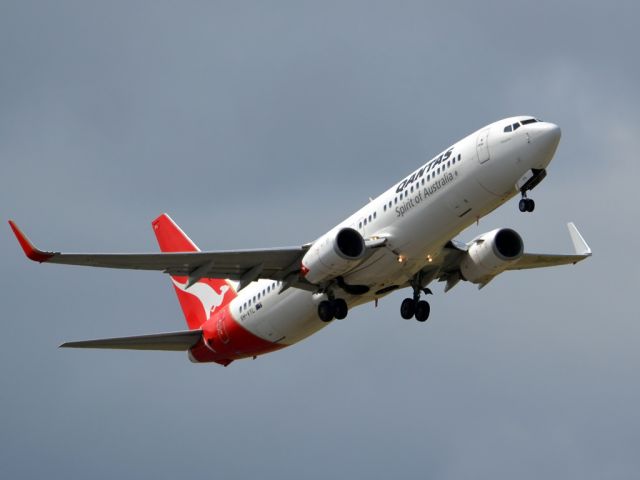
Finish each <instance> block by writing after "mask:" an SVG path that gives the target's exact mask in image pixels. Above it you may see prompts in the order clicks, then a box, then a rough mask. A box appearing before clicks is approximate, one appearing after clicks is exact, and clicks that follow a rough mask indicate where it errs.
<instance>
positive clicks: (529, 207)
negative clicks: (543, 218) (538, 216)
mask: <svg viewBox="0 0 640 480" xmlns="http://www.w3.org/2000/svg"><path fill="white" fill-rule="evenodd" d="M525 200H526V202H527V212H533V210H534V209H535V208H536V202H534V201H533V199H531V198H527V199H525Z"/></svg>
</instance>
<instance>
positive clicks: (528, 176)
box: [516, 168, 547, 212]
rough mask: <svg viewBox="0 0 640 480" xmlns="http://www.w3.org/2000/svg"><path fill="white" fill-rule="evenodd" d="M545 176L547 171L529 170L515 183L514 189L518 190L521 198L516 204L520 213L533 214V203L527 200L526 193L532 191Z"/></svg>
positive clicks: (534, 206) (534, 205) (529, 199)
mask: <svg viewBox="0 0 640 480" xmlns="http://www.w3.org/2000/svg"><path fill="white" fill-rule="evenodd" d="M546 176H547V171H546V170H544V169H540V170H538V169H535V168H533V169H531V170H529V171H528V172H527V173H525V174H524V175H523V176H522V178H521V179H520V180H518V182H517V183H516V188H517V189H518V190H520V193H521V194H522V198H521V199H520V202H519V203H518V208H519V209H520V211H521V212H533V210H534V209H535V208H536V204H535V202H534V201H533V200H532V199H531V198H527V192H528V191H529V190H533V189H534V188H535V187H536V185H538V184H539V183H540V182H541V181H542V180H544V177H546Z"/></svg>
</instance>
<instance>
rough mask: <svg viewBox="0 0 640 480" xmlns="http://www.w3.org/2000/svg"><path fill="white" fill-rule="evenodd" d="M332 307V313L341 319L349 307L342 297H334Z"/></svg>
mask: <svg viewBox="0 0 640 480" xmlns="http://www.w3.org/2000/svg"><path fill="white" fill-rule="evenodd" d="M333 309H334V315H335V317H336V319H338V320H342V319H344V318H346V317H347V314H348V313H349V307H348V306H347V302H345V300H344V299H343V298H336V299H335V300H334V301H333Z"/></svg>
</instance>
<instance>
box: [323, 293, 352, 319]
mask: <svg viewBox="0 0 640 480" xmlns="http://www.w3.org/2000/svg"><path fill="white" fill-rule="evenodd" d="M348 313H349V307H348V306H347V302H346V301H345V300H344V299H343V298H334V299H329V300H323V301H321V302H320V303H319V304H318V317H320V320H322V321H323V322H326V323H329V322H330V321H331V320H333V319H334V318H337V319H338V320H342V319H344V318H346V316H347V314H348Z"/></svg>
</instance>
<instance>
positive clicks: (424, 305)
mask: <svg viewBox="0 0 640 480" xmlns="http://www.w3.org/2000/svg"><path fill="white" fill-rule="evenodd" d="M429 313H431V306H430V305H429V302H427V301H425V300H420V301H419V302H418V303H417V304H416V320H418V321H419V322H426V321H427V319H428V318H429Z"/></svg>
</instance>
